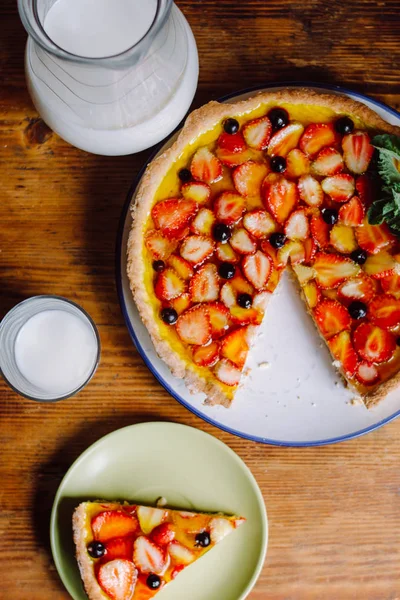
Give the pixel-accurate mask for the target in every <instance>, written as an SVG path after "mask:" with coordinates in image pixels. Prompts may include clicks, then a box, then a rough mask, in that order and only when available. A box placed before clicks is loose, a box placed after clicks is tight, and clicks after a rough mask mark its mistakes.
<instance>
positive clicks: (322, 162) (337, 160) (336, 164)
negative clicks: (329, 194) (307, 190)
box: [311, 148, 344, 177]
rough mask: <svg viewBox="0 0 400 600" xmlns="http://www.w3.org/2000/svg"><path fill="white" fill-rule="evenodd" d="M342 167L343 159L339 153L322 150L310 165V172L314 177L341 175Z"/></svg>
mask: <svg viewBox="0 0 400 600" xmlns="http://www.w3.org/2000/svg"><path fill="white" fill-rule="evenodd" d="M343 167H344V164H343V158H342V155H341V154H340V152H338V151H337V150H335V148H323V149H322V150H321V151H320V152H319V153H318V155H317V158H316V159H315V160H314V162H313V164H312V165H311V171H312V173H314V175H319V176H320V177H328V176H329V175H337V174H338V173H341V172H342V171H343Z"/></svg>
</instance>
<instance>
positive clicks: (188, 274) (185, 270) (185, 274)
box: [167, 254, 194, 281]
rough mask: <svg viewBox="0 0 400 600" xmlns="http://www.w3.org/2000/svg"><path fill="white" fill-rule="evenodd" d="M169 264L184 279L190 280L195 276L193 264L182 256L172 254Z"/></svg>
mask: <svg viewBox="0 0 400 600" xmlns="http://www.w3.org/2000/svg"><path fill="white" fill-rule="evenodd" d="M167 265H168V266H169V267H171V268H172V269H174V271H176V272H177V274H178V275H179V277H180V278H181V279H183V280H184V281H188V280H189V279H191V278H192V277H193V273H194V271H193V268H192V266H191V265H190V264H189V263H188V262H187V260H185V259H184V258H182V257H181V256H177V255H176V254H172V255H171V256H170V257H169V259H168V260H167Z"/></svg>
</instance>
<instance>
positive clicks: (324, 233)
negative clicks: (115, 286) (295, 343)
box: [128, 89, 400, 406]
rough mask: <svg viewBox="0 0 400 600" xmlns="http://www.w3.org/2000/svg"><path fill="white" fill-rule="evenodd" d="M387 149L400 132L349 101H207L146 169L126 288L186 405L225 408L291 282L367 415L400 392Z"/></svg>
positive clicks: (294, 96)
mask: <svg viewBox="0 0 400 600" xmlns="http://www.w3.org/2000/svg"><path fill="white" fill-rule="evenodd" d="M382 134H383V135H389V136H398V135H400V129H399V128H397V127H394V126H392V125H390V124H388V123H386V122H385V121H383V120H382V119H381V118H380V117H379V116H378V115H377V114H376V113H375V112H374V111H372V110H371V109H369V108H368V107H366V106H365V105H363V104H360V103H358V102H356V101H354V100H352V99H350V98H348V97H347V96H342V95H336V94H335V95H330V94H321V93H316V92H314V91H312V90H309V89H294V90H281V91H277V92H265V93H260V94H258V95H256V96H254V97H253V98H250V99H248V100H244V101H240V102H236V103H234V104H219V103H217V102H210V103H209V104H207V105H205V106H203V107H202V108H200V109H199V110H197V111H194V112H193V113H192V114H191V115H190V116H189V117H188V119H187V121H186V124H185V126H184V127H183V129H182V130H181V132H180V134H179V136H178V137H177V139H176V141H175V142H174V143H173V145H172V146H171V147H170V148H169V149H168V150H167V151H166V152H164V153H163V154H162V155H161V156H159V157H158V158H156V159H155V160H154V161H152V163H150V165H149V166H148V168H147V170H146V172H145V174H144V176H143V178H142V180H141V183H140V186H139V188H138V190H137V195H136V202H135V204H134V205H133V206H132V217H133V223H132V228H131V232H130V236H129V241H128V277H129V281H130V285H131V289H132V293H133V296H134V299H135V302H136V304H137V307H138V310H139V313H140V316H141V318H142V320H143V322H144V324H145V326H146V328H147V330H148V331H149V334H150V336H151V339H152V341H153V343H154V346H155V348H156V350H157V352H158V354H159V355H160V357H161V358H162V359H163V360H164V361H165V362H166V363H167V365H168V366H169V368H170V369H171V371H172V373H173V374H174V375H175V376H177V377H180V378H184V380H185V382H186V385H187V386H188V388H189V389H190V390H191V391H193V392H204V393H205V394H206V396H207V400H206V401H207V402H209V403H211V404H222V405H224V406H229V405H230V403H231V401H232V399H233V397H234V394H235V391H236V389H237V386H238V385H239V383H240V381H241V378H242V376H243V370H244V366H245V361H246V357H247V353H248V351H249V350H250V348H251V344H252V341H253V339H254V336H255V334H256V332H257V328H258V327H259V325H260V324H261V322H262V319H263V315H264V311H265V309H266V305H267V303H268V300H269V298H270V296H271V294H272V293H273V292H274V290H275V288H276V286H277V285H278V283H279V280H280V276H281V274H282V272H283V271H284V270H285V269H286V268H287V267H288V268H289V269H290V270H291V271H292V273H293V275H294V277H295V278H296V279H297V281H298V283H299V288H300V289H301V293H302V296H303V298H304V301H305V310H307V311H308V312H309V313H310V315H311V317H312V318H313V320H314V322H315V324H316V326H317V327H318V329H319V332H320V334H321V336H322V337H323V339H324V340H325V342H326V343H327V345H328V347H329V349H330V352H331V354H332V357H333V364H334V366H335V367H336V368H337V369H338V370H339V372H340V373H341V375H342V376H343V378H344V380H345V382H346V384H347V385H349V386H350V387H351V388H352V390H354V392H355V393H356V394H357V395H358V396H359V397H361V398H362V399H363V401H364V402H365V404H366V405H367V406H371V405H372V404H374V403H376V402H377V401H379V400H380V399H382V398H384V397H385V395H386V394H387V393H388V392H389V391H390V390H391V389H393V388H395V387H396V386H397V385H398V384H399V383H400V372H399V371H400V347H399V342H400V337H399V335H400V239H399V233H400V227H399V229H396V227H397V225H396V222H395V221H393V220H392V221H391V222H390V226H389V225H388V224H386V223H385V222H384V218H382V219H380V220H379V219H378V221H379V224H373V223H375V222H376V221H377V219H375V221H374V220H373V219H372V218H371V207H372V205H373V206H375V205H376V202H379V200H380V194H381V193H382V186H381V185H380V184H379V181H378V177H377V176H376V175H375V171H376V166H377V163H379V160H376V158H375V155H374V152H375V151H374V144H375V142H374V140H375V139H379V135H381V137H382ZM376 136H378V138H377V137H376ZM393 139H394V140H396V139H397V138H396V137H393ZM399 147H400V146H399ZM387 153H388V154H390V152H389V151H387ZM396 156H397V155H396V154H393V153H392V155H391V157H390V158H389V160H390V161H391V168H392V167H393V173H398V172H399V168H400V167H399V165H400V162H398V161H397V160H396ZM394 177H395V178H396V175H394ZM399 179H400V176H399ZM383 189H385V188H383ZM399 193H400V192H399ZM399 197H400V195H399ZM385 206H386V205H385ZM385 210H386V209H384V211H383V212H385ZM381 212H382V211H381ZM386 213H387V214H389V213H390V210H389V209H387V210H386ZM393 214H397V213H393ZM393 214H392V219H395V216H393ZM383 217H385V215H384V216H383ZM399 217H400V214H399ZM388 222H389V221H388Z"/></svg>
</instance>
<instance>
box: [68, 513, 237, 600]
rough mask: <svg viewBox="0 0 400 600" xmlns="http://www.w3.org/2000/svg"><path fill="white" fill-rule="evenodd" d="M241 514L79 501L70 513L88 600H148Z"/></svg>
mask: <svg viewBox="0 0 400 600" xmlns="http://www.w3.org/2000/svg"><path fill="white" fill-rule="evenodd" d="M244 522H245V519H243V518H241V517H236V516H226V515H222V514H209V513H194V512H186V511H178V510H171V509H169V508H154V507H150V506H143V505H132V504H129V503H124V504H121V503H118V502H100V501H99V502H83V503H81V504H80V505H79V506H78V507H77V508H76V510H75V512H74V515H73V533H74V541H75V545H76V557H77V561H78V565H79V570H80V573H81V577H82V580H83V583H84V586H85V590H86V593H87V595H88V597H89V600H107V599H110V600H149V599H150V598H153V597H154V596H155V595H156V594H157V593H158V592H159V591H161V590H162V589H163V588H164V587H165V586H166V585H167V584H169V583H171V582H172V581H173V580H174V579H175V578H176V577H178V576H179V574H180V573H181V572H182V571H183V570H184V569H185V568H187V567H189V565H191V564H192V563H194V562H195V561H196V560H198V559H199V558H201V556H203V555H204V554H205V553H206V552H208V551H209V550H211V549H212V548H213V547H214V546H215V545H216V544H218V543H219V542H220V541H222V540H223V539H224V538H225V537H226V536H227V535H229V534H230V533H232V532H233V531H234V530H235V529H237V528H238V527H239V526H240V525H241V524H242V523H244Z"/></svg>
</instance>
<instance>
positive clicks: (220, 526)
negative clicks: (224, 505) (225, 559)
mask: <svg viewBox="0 0 400 600" xmlns="http://www.w3.org/2000/svg"><path fill="white" fill-rule="evenodd" d="M234 529H235V526H234V524H233V523H232V522H231V521H228V519H222V518H219V517H215V518H214V519H212V520H211V521H210V537H211V541H212V543H213V544H218V543H219V542H221V541H222V540H223V539H224V538H225V537H226V536H227V535H229V534H230V533H231V532H232V531H233V530H234Z"/></svg>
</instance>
